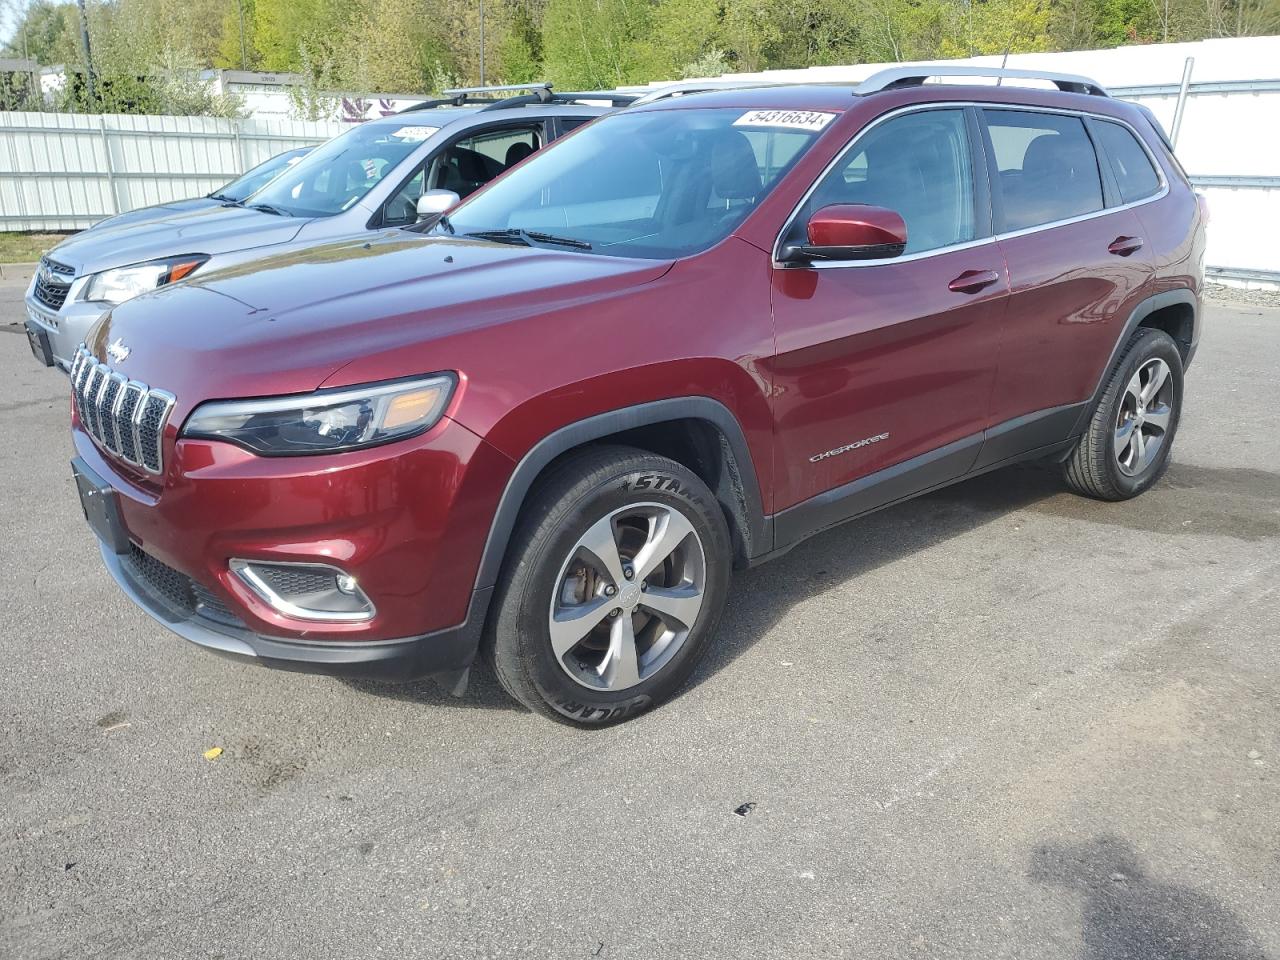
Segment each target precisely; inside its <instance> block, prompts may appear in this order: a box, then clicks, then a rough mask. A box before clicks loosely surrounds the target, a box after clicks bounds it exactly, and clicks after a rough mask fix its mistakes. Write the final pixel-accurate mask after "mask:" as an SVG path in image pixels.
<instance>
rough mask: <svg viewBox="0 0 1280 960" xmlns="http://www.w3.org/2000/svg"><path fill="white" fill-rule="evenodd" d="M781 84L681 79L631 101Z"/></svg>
mask: <svg viewBox="0 0 1280 960" xmlns="http://www.w3.org/2000/svg"><path fill="white" fill-rule="evenodd" d="M777 86H782V84H781V83H780V82H779V81H777V80H683V81H681V82H679V83H669V84H667V85H666V86H662V87H658V88H657V89H655V90H649V91H646V92H644V93H641V94H640V95H639V96H638V97H637V99H636V100H635V101H634V102H632V104H631V106H633V107H642V106H644V105H645V104H646V103H657V102H658V101H659V100H669V99H671V98H672V97H683V96H688V95H689V94H692V93H711V92H712V91H714V90H741V89H744V88H748V87H777Z"/></svg>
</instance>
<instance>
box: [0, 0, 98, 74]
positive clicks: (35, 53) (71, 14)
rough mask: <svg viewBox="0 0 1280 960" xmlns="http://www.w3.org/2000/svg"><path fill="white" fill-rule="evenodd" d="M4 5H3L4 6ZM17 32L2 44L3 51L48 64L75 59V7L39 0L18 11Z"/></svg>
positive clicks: (76, 27)
mask: <svg viewBox="0 0 1280 960" xmlns="http://www.w3.org/2000/svg"><path fill="white" fill-rule="evenodd" d="M0 9H3V7H0ZM15 12H16V14H17V16H16V17H15V19H16V23H15V25H14V30H13V36H11V37H10V38H9V39H8V40H7V41H6V42H5V44H4V46H3V47H0V55H3V56H6V57H20V58H22V59H24V60H34V61H36V62H37V63H42V64H45V65H49V64H55V63H66V62H75V61H76V60H78V59H79V55H78V54H77V52H76V43H77V33H76V30H77V29H78V25H77V23H76V20H75V8H74V7H69V6H67V5H66V4H63V3H50V2H49V0H35V2H34V3H30V4H28V5H27V6H26V8H25V9H20V10H16V11H15Z"/></svg>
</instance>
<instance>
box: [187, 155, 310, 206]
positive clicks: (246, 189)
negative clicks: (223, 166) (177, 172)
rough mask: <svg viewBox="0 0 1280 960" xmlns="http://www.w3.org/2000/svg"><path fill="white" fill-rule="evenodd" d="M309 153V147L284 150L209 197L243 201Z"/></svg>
mask: <svg viewBox="0 0 1280 960" xmlns="http://www.w3.org/2000/svg"><path fill="white" fill-rule="evenodd" d="M310 152H311V148H310V147H299V148H298V149H297V150H286V151H285V152H284V153H278V154H276V155H275V156H274V157H272V158H271V159H270V160H267V161H266V162H265V163H260V164H258V165H257V166H256V167H254V168H253V169H252V170H250V171H249V172H248V173H246V174H244V175H243V176H240V177H237V178H236V179H235V180H232V181H231V182H230V183H228V184H227V185H226V186H225V187H219V188H218V189H217V190H215V191H213V193H211V194H209V196H211V197H213V198H214V199H215V200H243V199H244V198H245V197H247V196H249V195H250V194H252V193H254V192H255V191H257V190H261V189H262V188H263V187H265V186H266V185H267V184H268V183H270V182H271V181H272V180H273V179H274V178H275V177H276V175H277V174H279V173H280V171H281V170H283V169H284V168H285V167H290V166H293V164H295V163H297V162H298V161H299V160H301V159H302V158H303V157H305V156H306V155H307V154H308V153H310Z"/></svg>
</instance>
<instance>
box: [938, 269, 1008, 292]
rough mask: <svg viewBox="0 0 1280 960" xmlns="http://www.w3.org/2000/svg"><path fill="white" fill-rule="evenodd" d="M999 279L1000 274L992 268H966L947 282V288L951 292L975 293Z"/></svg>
mask: <svg viewBox="0 0 1280 960" xmlns="http://www.w3.org/2000/svg"><path fill="white" fill-rule="evenodd" d="M999 279H1000V274H998V273H996V272H995V271H994V270H966V271H965V272H964V273H962V274H960V276H958V277H956V278H955V279H954V280H952V281H951V282H950V283H948V284H947V289H948V290H950V291H951V292H953V293H977V292H978V291H979V290H982V289H983V288H984V287H989V286H991V285H992V284H993V283H995V282H996V281H997V280H999Z"/></svg>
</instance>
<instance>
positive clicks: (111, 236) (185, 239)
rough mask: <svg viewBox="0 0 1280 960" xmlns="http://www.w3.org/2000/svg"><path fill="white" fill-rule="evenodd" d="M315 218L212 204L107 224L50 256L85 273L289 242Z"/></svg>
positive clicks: (75, 238) (62, 245)
mask: <svg viewBox="0 0 1280 960" xmlns="http://www.w3.org/2000/svg"><path fill="white" fill-rule="evenodd" d="M310 222H311V221H310V220H309V219H306V218H301V217H282V216H277V215H275V214H271V213H264V212H262V211H261V210H250V209H247V208H245V207H223V206H217V207H209V208H206V209H204V210H194V211H190V212H184V213H174V214H173V215H171V216H165V217H162V218H160V219H158V220H146V221H143V222H141V223H136V222H135V223H123V224H119V225H115V224H103V225H102V226H101V227H99V228H94V229H90V230H86V231H85V232H83V233H78V234H76V235H75V236H73V237H70V238H68V239H67V240H65V241H63V242H62V243H60V244H58V246H56V247H54V248H53V249H52V250H51V251H49V258H50V259H51V260H56V261H58V262H59V263H64V264H66V265H67V266H69V267H72V268H74V269H75V272H76V276H83V275H84V274H87V273H97V272H99V271H100V270H110V269H112V268H114V267H123V266H128V265H129V264H131V263H143V262H145V261H147V260H156V259H158V258H160V257H175V256H181V255H183V254H188V253H203V254H208V255H210V256H213V255H216V254H219V253H226V252H228V251H232V250H245V249H252V248H255V247H263V246H268V245H271V244H277V243H288V242H289V241H290V240H292V239H293V238H294V237H296V236H297V235H298V231H299V230H301V229H302V228H303V226H305V225H306V224H308V223H310Z"/></svg>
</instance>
